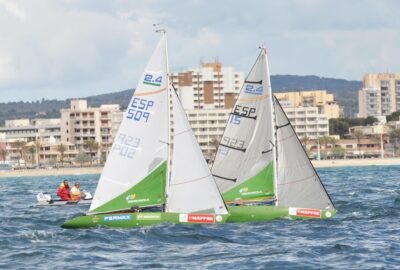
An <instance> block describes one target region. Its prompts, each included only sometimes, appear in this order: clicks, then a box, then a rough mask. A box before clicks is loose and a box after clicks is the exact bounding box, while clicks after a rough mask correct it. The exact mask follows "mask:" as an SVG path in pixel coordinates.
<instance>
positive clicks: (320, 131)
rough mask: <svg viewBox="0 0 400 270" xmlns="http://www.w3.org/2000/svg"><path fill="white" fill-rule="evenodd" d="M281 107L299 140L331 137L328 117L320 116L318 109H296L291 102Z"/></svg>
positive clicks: (284, 102) (283, 103)
mask: <svg viewBox="0 0 400 270" xmlns="http://www.w3.org/2000/svg"><path fill="white" fill-rule="evenodd" d="M281 105H282V108H283V110H284V111H285V113H286V115H287V117H288V118H289V121H290V123H291V124H292V126H293V128H294V130H295V131H296V133H297V136H299V138H304V137H307V138H309V139H316V138H317V137H323V136H329V120H328V117H327V116H326V115H324V114H320V113H319V108H318V107H294V106H293V105H292V103H291V102H289V101H284V100H283V101H282V102H281Z"/></svg>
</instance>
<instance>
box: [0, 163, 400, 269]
mask: <svg viewBox="0 0 400 270" xmlns="http://www.w3.org/2000/svg"><path fill="white" fill-rule="evenodd" d="M318 172H319V174H320V176H321V178H322V180H323V182H324V184H325V187H326V189H327V190H328V192H329V194H330V195H331V197H332V200H333V201H334V203H335V205H336V207H337V209H338V213H337V216H336V217H335V218H334V219H332V220H325V221H322V220H302V221H301V220H296V221H293V220H276V221H271V222H264V223H243V224H224V225H219V226H205V225H203V226H202V225H193V226H184V225H174V224H162V225H157V226H152V227H143V228H137V229H108V228H97V229H90V230H89V229H86V230H66V229H62V228H61V227H60V225H61V224H62V223H63V222H64V221H65V220H66V219H70V218H72V217H74V216H76V215H78V214H80V213H84V212H85V211H86V210H87V209H88V206H69V207H45V208H38V207H35V206H34V205H35V203H36V194H37V193H38V192H39V191H49V192H52V193H53V194H54V192H55V190H56V188H57V186H58V185H59V183H60V182H61V181H62V180H63V179H64V178H66V179H68V180H69V181H70V183H71V185H72V184H73V182H74V181H79V182H80V183H81V186H82V187H83V188H84V189H87V190H89V191H91V192H92V193H94V190H95V187H96V183H97V180H98V177H99V176H98V175H80V176H76V175H75V176H74V175H71V176H66V177H13V178H0V269H74V270H76V269H85V268H87V269H135V268H140V269H142V268H150V269H154V268H166V269H280V270H281V269H399V268H400V218H399V217H400V166H370V167H347V168H329V169H328V168H327V169H319V170H318Z"/></svg>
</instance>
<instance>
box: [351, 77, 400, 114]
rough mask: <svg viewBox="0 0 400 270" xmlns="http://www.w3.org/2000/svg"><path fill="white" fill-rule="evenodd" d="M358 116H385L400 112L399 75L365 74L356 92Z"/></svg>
mask: <svg viewBox="0 0 400 270" xmlns="http://www.w3.org/2000/svg"><path fill="white" fill-rule="evenodd" d="M358 107H359V110H358V116H359V117H367V116H375V117H377V116H386V115H390V114H391V113H393V112H395V111H398V110H400V73H367V74H365V75H364V77H363V88H362V89H361V90H360V91H358Z"/></svg>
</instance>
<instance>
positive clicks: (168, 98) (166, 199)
mask: <svg viewBox="0 0 400 270" xmlns="http://www.w3.org/2000/svg"><path fill="white" fill-rule="evenodd" d="M161 24H162V23H158V24H154V25H153V26H155V27H157V26H160V25H161ZM155 32H156V33H161V34H162V35H163V36H164V38H165V59H166V70H167V76H166V77H167V78H166V79H167V106H168V108H167V112H168V141H167V145H168V156H167V179H166V183H165V206H164V211H165V210H166V209H167V208H168V194H169V187H170V182H171V168H172V143H171V142H172V132H171V127H172V126H173V125H172V122H171V121H172V118H171V90H170V89H171V88H170V83H171V81H170V78H169V76H170V72H169V60H168V39H167V30H166V29H165V28H160V29H156V30H155Z"/></svg>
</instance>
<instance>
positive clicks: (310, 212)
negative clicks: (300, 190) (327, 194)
mask: <svg viewBox="0 0 400 270" xmlns="http://www.w3.org/2000/svg"><path fill="white" fill-rule="evenodd" d="M296 216H300V217H313V218H321V210H319V209H303V208H297V209H296Z"/></svg>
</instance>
